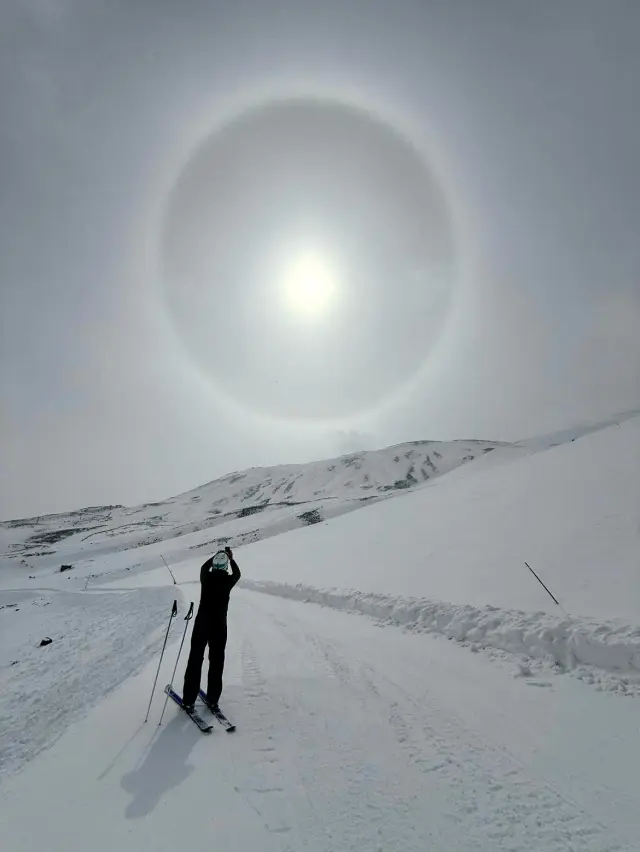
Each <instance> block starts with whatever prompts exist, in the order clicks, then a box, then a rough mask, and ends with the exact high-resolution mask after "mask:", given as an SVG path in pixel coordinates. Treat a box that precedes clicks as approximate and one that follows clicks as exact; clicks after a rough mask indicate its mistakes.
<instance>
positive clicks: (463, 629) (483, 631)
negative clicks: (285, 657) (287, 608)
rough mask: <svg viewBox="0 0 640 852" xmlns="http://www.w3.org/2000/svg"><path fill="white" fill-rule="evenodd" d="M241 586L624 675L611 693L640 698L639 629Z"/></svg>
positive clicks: (332, 592) (566, 666) (298, 588)
mask: <svg viewBox="0 0 640 852" xmlns="http://www.w3.org/2000/svg"><path fill="white" fill-rule="evenodd" d="M242 585H243V586H244V587H245V588H248V589H252V590H253V591H258V592H264V593H266V594H271V595H278V596H280V597H286V598H293V599H294V600H301V601H305V602H312V603H318V604H322V605H324V606H329V607H332V608H333V609H341V610H346V611H348V612H359V613H363V614H365V615H369V616H373V617H375V618H379V619H382V620H383V621H385V622H387V623H389V624H395V625H400V626H403V627H406V628H409V629H411V630H416V631H419V632H425V633H438V634H441V635H442V636H446V637H447V638H448V639H455V640H456V641H458V642H465V643H469V644H471V645H473V646H475V647H476V648H495V649H499V650H501V651H507V652H509V653H512V654H519V655H524V656H526V657H527V658H529V659H533V660H539V661H541V662H543V663H550V664H552V665H555V666H556V667H558V668H559V669H561V670H563V671H578V673H579V674H580V676H581V677H587V676H586V675H585V673H584V672H583V671H582V670H581V669H582V667H583V666H588V667H594V668H597V669H602V670H604V671H606V672H611V673H615V674H617V675H620V676H621V677H619V678H618V679H616V681H615V684H613V685H610V686H611V687H612V688H615V689H616V690H617V691H620V692H623V693H624V692H629V693H630V694H633V693H635V692H638V694H640V626H635V627H634V626H630V625H627V624H623V623H621V622H613V621H608V622H604V623H603V622H598V621H595V620H593V619H586V618H576V617H572V616H569V615H563V616H554V615H551V614H549V613H545V612H520V611H518V610H504V609H500V608H498V607H495V606H485V607H482V608H477V607H473V606H469V605H466V606H465V605H456V604H451V603H444V602H440V601H428V600H421V599H416V598H396V597H390V596H387V595H380V594H370V593H365V592H358V591H352V590H347V591H340V590H336V589H318V588H314V587H313V586H305V585H295V586H294V585H287V584H284V583H275V582H269V581H264V582H256V581H253V580H247V579H243V580H242ZM625 675H626V676H627V677H626V678H625Z"/></svg>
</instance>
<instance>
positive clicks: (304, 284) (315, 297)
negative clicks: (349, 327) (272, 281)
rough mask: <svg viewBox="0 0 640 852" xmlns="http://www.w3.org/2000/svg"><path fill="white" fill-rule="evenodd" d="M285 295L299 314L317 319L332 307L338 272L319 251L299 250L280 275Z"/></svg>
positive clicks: (289, 305)
mask: <svg viewBox="0 0 640 852" xmlns="http://www.w3.org/2000/svg"><path fill="white" fill-rule="evenodd" d="M278 279H279V284H280V290H281V297H282V299H283V302H284V304H285V305H286V307H287V308H288V309H289V310H290V311H291V312H292V313H294V314H295V315H296V316H298V317H306V318H308V319H316V318H319V317H320V316H322V315H323V314H325V313H326V312H327V310H328V309H329V308H330V306H331V304H332V302H333V301H334V300H335V298H336V296H337V293H338V289H339V281H338V273H337V271H336V269H335V268H334V266H333V264H332V263H331V261H330V260H329V258H327V257H326V256H325V255H324V254H322V253H321V252H319V251H314V250H305V251H299V252H297V253H295V254H293V255H291V256H289V257H288V258H286V260H285V261H284V263H283V264H282V266H281V269H280V274H279V276H278Z"/></svg>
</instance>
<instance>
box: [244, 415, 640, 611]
mask: <svg viewBox="0 0 640 852" xmlns="http://www.w3.org/2000/svg"><path fill="white" fill-rule="evenodd" d="M573 437H575V436H573V435H572V436H571V437H570V438H569V442H568V443H565V444H561V445H555V446H551V447H550V448H549V449H545V451H543V452H542V451H537V452H530V451H527V452H526V453H525V454H524V455H518V454H516V455H515V456H514V457H513V458H511V460H510V461H508V463H507V462H505V463H501V464H495V463H494V464H492V465H490V466H489V461H490V460H489V459H487V466H486V467H485V466H484V461H483V462H477V463H474V465H469V466H468V467H466V468H464V469H461V470H456V471H454V472H452V473H450V474H448V475H447V476H446V477H442V478H441V479H438V480H437V481H434V482H432V483H428V484H427V485H426V486H425V487H423V488H421V489H420V490H418V491H415V492H413V493H409V494H403V495H401V496H399V497H398V498H397V499H394V500H392V501H389V502H387V503H385V504H384V505H376V506H370V507H368V508H367V509H366V511H363V512H358V513H355V514H353V515H349V516H348V517H343V518H336V519H334V520H333V521H331V523H330V524H328V525H326V526H320V527H315V528H311V529H307V530H296V531H292V532H291V533H290V534H289V535H287V536H286V537H284V538H283V539H282V540H278V541H274V540H271V541H264V542H259V543H257V544H253V545H249V546H248V547H247V548H246V549H243V560H244V562H245V563H246V565H247V570H248V571H249V572H250V573H251V577H252V578H254V579H265V580H275V581H279V582H284V583H293V584H295V583H304V584H307V585H317V584H318V582H320V583H321V585H322V586H333V587H338V588H342V589H345V588H346V589H357V590H359V591H363V592H374V593H378V594H390V595H395V596H398V595H400V596H413V597H426V598H429V599H431V600H441V601H448V602H451V603H454V604H471V605H473V606H484V605H486V604H489V605H494V606H501V607H508V608H517V609H522V610H531V611H537V610H545V611H548V612H554V611H556V610H557V607H556V605H555V604H554V603H553V601H552V600H551V599H550V598H549V597H548V595H547V594H546V592H545V591H544V589H543V588H541V586H540V585H539V584H538V583H537V582H536V580H535V578H534V577H533V576H532V575H531V574H530V573H529V571H528V570H527V568H526V566H525V564H524V563H525V561H526V562H528V563H529V565H530V566H531V567H532V568H533V570H535V571H536V572H537V573H538V574H539V575H540V576H541V578H542V579H543V580H544V581H545V582H546V583H547V585H548V586H549V588H550V589H551V591H552V592H553V593H554V594H555V596H556V597H557V598H558V599H559V601H560V603H561V604H562V605H563V606H564V608H565V609H566V610H567V611H569V612H571V613H574V614H579V615H587V616H592V617H596V618H607V619H609V618H624V619H628V620H631V621H632V622H634V623H637V624H640V526H639V524H640V416H636V417H633V418H631V419H628V420H626V421H625V422H621V423H620V425H616V424H614V425H610V426H608V427H606V428H603V429H600V431H597V432H591V433H590V434H586V435H585V436H584V437H580V438H578V439H576V440H573ZM552 443H555V442H552ZM548 446H549V444H545V447H548ZM508 452H512V449H511V448H509V450H508ZM492 455H493V454H492Z"/></svg>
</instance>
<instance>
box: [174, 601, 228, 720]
mask: <svg viewBox="0 0 640 852" xmlns="http://www.w3.org/2000/svg"><path fill="white" fill-rule="evenodd" d="M207 645H208V646H209V675H208V678H207V698H208V700H209V703H210V704H217V703H218V701H219V700H220V695H221V694H222V670H223V669H224V652H225V648H226V646H227V622H226V620H225V621H223V622H222V623H221V622H219V621H215V620H214V619H212V618H210V617H209V618H206V617H205V618H202V617H200V613H198V615H196V619H195V622H194V625H193V632H192V634H191V650H190V652H189V660H188V662H187V669H186V671H185V673H184V689H183V691H182V700H183V701H184V703H185V704H193V703H194V702H195V700H196V698H197V697H198V690H199V689H200V677H201V674H202V663H203V661H204V652H205V650H206V647H207Z"/></svg>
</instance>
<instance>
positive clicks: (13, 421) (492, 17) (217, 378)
mask: <svg viewBox="0 0 640 852" xmlns="http://www.w3.org/2000/svg"><path fill="white" fill-rule="evenodd" d="M638 44H640V3H638V2H636V0H627V2H625V1H624V0H608V2H604V0H560V2H552V0H541V2H538V3H531V2H528V0H483V2H478V0H396V2H394V3H389V2H386V0H350V2H348V3H347V2H338V0H327V2H325V3H311V2H302V0H298V2H295V1H294V0H234V2H233V3H229V2H204V0H183V2H180V3H177V2H174V0H153V2H151V0H135V2H130V0H119V2H118V0H103V2H94V0H22V2H18V0H16V2H13V3H5V4H2V6H1V7H0V109H1V114H0V287H1V296H0V298H1V302H0V308H1V323H2V325H1V340H0V381H1V391H2V411H1V418H2V419H1V428H2V444H1V450H0V452H1V458H0V463H1V468H2V483H1V491H0V516H2V517H16V516H20V515H30V514H38V513H44V512H48V511H59V510H64V509H68V508H76V507H79V506H83V505H90V504H101V503H108V502H124V503H134V502H140V501H143V500H150V499H158V498H162V497H165V496H169V495H170V494H173V493H177V492H179V491H182V490H186V489H188V488H191V487H195V486H196V485H199V484H201V483H203V482H205V481H208V480H210V479H213V478H215V477H216V476H219V475H221V474H223V473H225V472H228V471H230V470H233V469H240V468H244V467H248V466H251V465H264V464H279V463H288V462H298V461H308V460H311V459H314V458H320V457H323V456H329V455H335V454H337V453H340V452H346V451H349V450H351V449H355V448H359V447H360V446H365V447H374V446H383V445H386V444H391V443H396V442H400V441H404V440H411V439H419V438H439V439H447V438H455V437H463V436H464V437H485V438H495V439H505V440H509V439H516V438H518V437H523V436H525V435H529V434H533V433H536V432H540V431H543V430H550V429H554V428H559V427H562V426H564V425H570V424H572V423H575V422H576V421H581V420H586V419H591V418H598V417H606V416H607V415H609V414H610V413H613V412H615V411H619V410H623V409H627V408H634V407H638V406H639V405H640V239H638V234H639V233H640V103H639V100H640V95H639V93H638V80H640V52H639V51H638V49H637V46H638ZM309 288H311V289H309ZM301 293H302V301H300V298H299V297H300V294H301Z"/></svg>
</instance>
